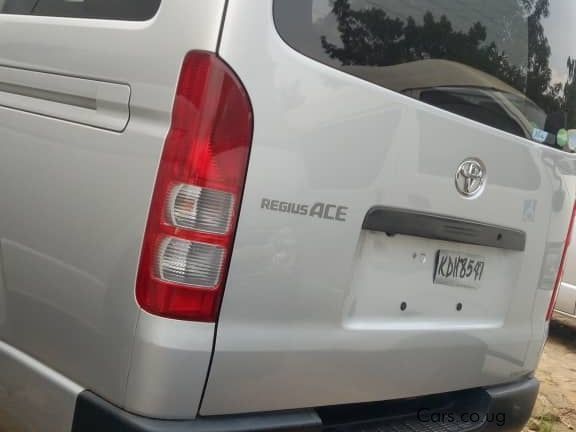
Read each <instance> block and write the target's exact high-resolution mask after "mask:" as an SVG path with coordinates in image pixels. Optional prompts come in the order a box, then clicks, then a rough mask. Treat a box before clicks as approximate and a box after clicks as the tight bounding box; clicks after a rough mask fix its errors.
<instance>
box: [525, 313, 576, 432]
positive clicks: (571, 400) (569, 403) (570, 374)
mask: <svg viewBox="0 0 576 432" xmlns="http://www.w3.org/2000/svg"><path fill="white" fill-rule="evenodd" d="M536 376H537V377H538V378H539V379H540V383H541V384H540V394H539V396H538V402H537V404H536V408H535V410H534V414H533V418H532V420H531V422H530V423H529V424H528V426H527V427H526V429H525V432H528V431H538V432H566V431H572V430H576V322H572V321H570V320H568V319H566V318H562V317H555V319H554V321H553V322H552V323H551V325H550V337H549V339H548V342H547V343H546V347H545V349H544V354H543V356H542V360H541V362H540V367H539V368H538V372H537V373H536Z"/></svg>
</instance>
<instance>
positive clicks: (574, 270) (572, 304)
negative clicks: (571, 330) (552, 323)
mask: <svg viewBox="0 0 576 432" xmlns="http://www.w3.org/2000/svg"><path fill="white" fill-rule="evenodd" d="M575 245H576V243H575V241H574V232H573V233H572V241H571V242H570V247H569V248H568V253H567V254H566V269H565V272H564V277H563V280H562V283H561V284H560V289H559V290H558V300H557V301H556V312H557V313H559V314H560V315H563V316H566V317H569V318H574V319H576V266H575V265H574V263H576V249H575V247H574V246H575Z"/></svg>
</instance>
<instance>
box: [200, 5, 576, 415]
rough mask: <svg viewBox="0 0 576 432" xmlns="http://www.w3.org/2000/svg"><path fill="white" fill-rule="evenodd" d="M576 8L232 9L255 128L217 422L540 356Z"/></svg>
mask: <svg viewBox="0 0 576 432" xmlns="http://www.w3.org/2000/svg"><path fill="white" fill-rule="evenodd" d="M247 11H250V13H247ZM575 17H576V6H573V5H572V4H568V3H566V2H562V1H550V2H548V1H546V2H543V1H536V2H516V1H512V0H511V1H503V2H499V3H498V4H495V3H493V2H481V1H470V2H453V1H449V0H445V1H430V0H419V1H413V2H405V1H403V0H397V1H394V0H393V1H390V0H386V1H383V0H371V1H367V0H366V1H364V0H335V1H324V0H303V1H301V2H294V1H291V0H276V1H275V2H272V1H263V2H259V3H258V4H257V5H256V3H254V2H253V1H252V0H236V1H234V2H230V4H229V8H228V12H227V16H226V21H225V25H224V30H223V36H222V43H221V49H220V55H221V56H222V57H223V58H224V59H225V60H226V61H227V62H228V63H229V64H231V65H232V67H233V68H234V69H235V70H236V72H237V73H238V75H239V77H240V78H241V80H242V81H243V83H244V84H245V86H246V89H247V91H248V93H249V95H250V97H251V99H252V103H253V108H254V118H255V131H254V142H253V147H252V154H251V160H250V166H249V171H248V178H247V184H246V189H245V196H244V200H243V204H242V212H241V216H240V221H239V227H238V232H237V237H236V244H235V250H234V254H233V258H232V262H231V267H230V272H229V276H228V282H227V287H226V291H225V294H224V299H223V304H222V308H221V314H220V319H219V323H218V329H217V337H216V344H215V352H214V356H213V361H212V365H211V371H210V375H209V379H208V382H207V388H206V391H205V396H204V400H203V404H202V408H201V413H202V414H204V415H213V414H227V413H239V412H248V411H269V410H283V409H292V408H299V407H311V406H312V407H314V406H324V405H335V404H346V403H354V402H365V401H377V400H387V399H396V398H409V397H415V396H419V395H426V394H435V393H444V392H449V391H454V390H459V389H465V388H474V387H481V386H489V385H495V384H500V383H506V382H511V381H514V380H517V379H520V378H521V377H523V376H526V375H528V374H530V373H531V372H532V371H533V370H534V368H535V366H536V363H537V361H538V357H539V353H540V349H541V347H542V344H543V342H544V338H545V334H546V328H547V322H546V313H547V309H548V306H549V302H550V299H551V295H552V289H553V285H554V281H555V276H556V273H557V271H558V267H559V263H560V258H561V250H562V245H563V243H564V240H565V236H566V232H567V227H568V221H569V219H570V215H571V212H572V208H573V203H574V190H573V184H572V175H573V173H574V158H573V157H572V156H569V155H568V154H567V153H566V152H563V151H562V150H560V147H561V146H566V145H567V141H568V136H569V135H570V134H569V133H568V131H567V130H568V129H572V128H574V127H576V125H575V124H573V122H574V119H575V116H574V111H570V112H568V116H567V117H566V113H562V112H560V111H562V110H564V109H565V108H566V107H567V106H568V107H570V106H572V105H570V104H566V102H567V101H571V100H573V99H572V97H573V96H572V93H571V92H572V89H573V88H574V87H573V86H574V81H573V79H574V74H573V68H571V67H570V63H569V67H568V69H566V64H567V60H568V58H575V56H574V54H576V53H575V52H573V51H574V48H573V46H569V44H566V43H565V42H563V40H572V39H570V38H569V37H567V34H571V32H573V31H574V30H573V26H572V25H571V22H572V20H573V19H574V18H575ZM558 26H560V27H562V28H563V29H564V31H565V32H566V33H567V34H566V33H563V34H562V37H561V38H560V37H559V36H558V35H557V33H556V32H555V30H554V29H555V28H557V27H558ZM540 36H541V37H543V38H545V39H546V40H547V42H546V43H547V44H548V45H547V46H548V47H552V48H551V50H548V51H546V50H545V54H544V56H543V57H542V56H541V57H538V56H539V55H541V54H538V53H539V51H538V50H537V48H538V47H537V46H534V44H537V43H540V42H539V41H541V40H542V39H541V38H538V37H540ZM572 36H573V35H572ZM546 52H548V54H547V55H546ZM535 62H536V63H535ZM556 85H558V86H559V87H555V86H556ZM553 88H558V89H562V91H560V90H558V92H556V93H553V91H552V90H553ZM556 111H558V112H560V114H559V113H558V112H556ZM571 122H572V123H571ZM553 147H556V148H553Z"/></svg>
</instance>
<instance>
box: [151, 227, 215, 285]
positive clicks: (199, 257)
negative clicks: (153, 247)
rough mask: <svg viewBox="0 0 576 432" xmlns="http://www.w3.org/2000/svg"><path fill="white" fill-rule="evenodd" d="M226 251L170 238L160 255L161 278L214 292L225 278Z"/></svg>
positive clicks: (161, 247) (159, 274)
mask: <svg viewBox="0 0 576 432" xmlns="http://www.w3.org/2000/svg"><path fill="white" fill-rule="evenodd" d="M223 258H224V249H223V248H221V247H219V246H213V245H210V244H206V243H198V242H191V241H188V240H181V239H178V238H175V237H168V238H166V239H165V240H164V241H163V242H162V244H161V246H160V248H159V253H158V259H157V262H158V278H159V279H161V280H163V281H166V282H174V283H177V284H182V285H190V286H192V287H197V288H200V287H202V288H206V289H214V288H216V287H217V286H218V282H219V281H220V276H221V274H222V260H223Z"/></svg>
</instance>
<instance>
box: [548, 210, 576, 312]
mask: <svg viewBox="0 0 576 432" xmlns="http://www.w3.org/2000/svg"><path fill="white" fill-rule="evenodd" d="M575 218H576V203H574V206H573V208H572V217H571V218H570V225H568V233H567V234H566V240H565V241H564V247H563V249H562V258H561V259H560V267H559V268H558V274H557V275H556V280H555V281H554V288H553V290H552V299H551V300H550V305H549V306H548V312H547V313H546V321H550V320H551V319H552V315H553V314H554V308H555V307H556V301H557V300H558V293H559V290H560V284H561V283H562V279H563V278H564V270H566V256H567V254H568V249H569V248H570V243H571V242H572V231H573V229H574V219H575Z"/></svg>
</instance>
